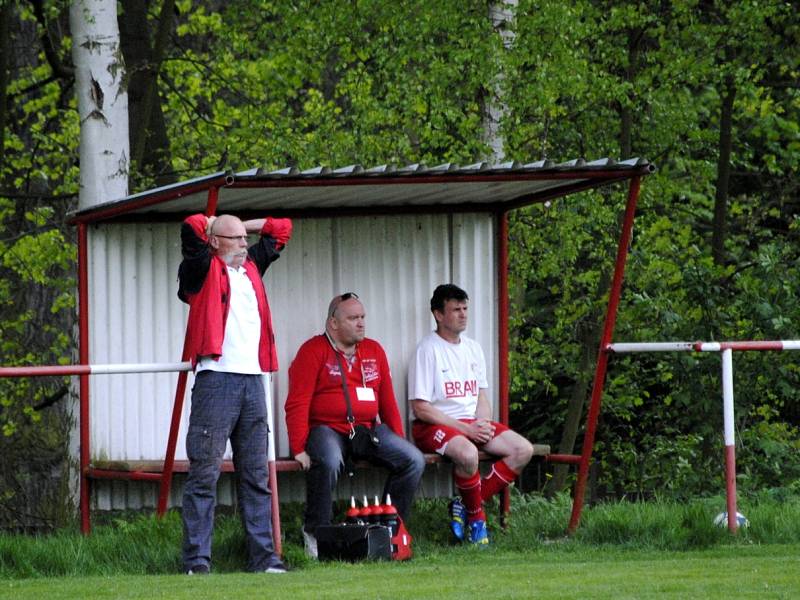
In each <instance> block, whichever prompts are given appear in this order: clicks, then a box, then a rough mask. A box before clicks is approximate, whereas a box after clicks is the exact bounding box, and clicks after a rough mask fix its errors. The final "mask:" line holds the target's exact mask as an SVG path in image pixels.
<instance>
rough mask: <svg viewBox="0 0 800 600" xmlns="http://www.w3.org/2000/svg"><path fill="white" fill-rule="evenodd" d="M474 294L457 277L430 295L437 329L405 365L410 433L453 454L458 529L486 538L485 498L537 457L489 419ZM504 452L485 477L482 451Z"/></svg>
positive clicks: (476, 540) (453, 518) (425, 445)
mask: <svg viewBox="0 0 800 600" xmlns="http://www.w3.org/2000/svg"><path fill="white" fill-rule="evenodd" d="M468 309H469V297H468V296H467V293H466V292H465V291H464V290H462V289H461V288H459V287H458V286H456V285H453V284H444V285H440V286H438V287H437V288H436V289H435V290H434V292H433V297H432V298H431V312H432V313H433V318H434V319H436V331H433V332H431V333H429V334H428V335H426V336H425V337H424V338H422V340H421V341H420V342H419V344H418V345H417V349H416V352H415V353H414V356H413V358H412V359H411V363H410V365H409V368H408V398H409V400H410V401H411V406H412V408H413V410H414V416H415V419H414V422H413V424H412V435H413V437H414V442H415V443H416V444H417V446H418V447H419V448H420V449H421V450H422V451H423V452H436V453H438V454H441V455H442V456H446V457H448V458H449V459H450V460H452V461H453V465H454V468H453V477H454V479H455V484H456V487H457V488H458V491H459V493H460V494H461V499H458V498H456V499H454V500H453V501H452V502H451V503H450V526H451V529H452V531H453V535H454V536H455V537H456V538H457V539H458V540H459V541H463V540H464V539H465V538H468V539H469V541H470V542H471V543H473V544H488V543H489V535H488V531H487V528H486V514H485V513H484V511H483V503H484V502H485V501H486V500H488V499H489V498H491V497H492V496H494V495H495V494H497V493H498V492H500V491H501V490H503V489H505V487H506V486H508V485H509V484H510V483H512V482H513V481H514V480H515V479H516V478H517V476H518V475H519V474H520V472H521V471H522V469H523V468H525V465H527V464H528V462H529V461H530V459H531V457H532V456H533V446H532V445H531V443H530V442H529V441H528V440H526V439H525V438H524V437H522V436H521V435H519V434H518V433H516V432H514V431H512V430H511V429H509V428H508V427H507V426H505V425H503V424H502V423H498V422H496V421H492V419H491V416H492V407H491V404H490V402H489V398H488V396H487V393H486V390H487V388H488V387H489V386H488V383H487V378H486V361H485V359H484V356H483V350H481V347H480V345H479V344H478V343H477V342H476V341H475V340H472V339H470V338H468V337H467V336H465V335H462V333H463V332H464V330H466V328H467V313H468ZM480 450H484V451H486V452H488V453H489V454H492V455H494V456H497V457H499V460H498V461H497V462H495V463H494V464H493V465H492V470H491V472H490V473H489V474H488V476H487V477H485V478H481V476H480V472H479V471H478V452H479V451H480Z"/></svg>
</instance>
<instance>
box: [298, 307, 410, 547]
mask: <svg viewBox="0 0 800 600" xmlns="http://www.w3.org/2000/svg"><path fill="white" fill-rule="evenodd" d="M364 319H365V312H364V305H363V304H362V303H361V301H360V300H359V299H358V296H357V295H356V294H353V293H347V294H342V295H339V296H336V297H334V298H333V300H331V303H330V306H329V307H328V319H327V321H326V324H325V333H323V334H321V335H317V336H314V337H312V338H311V339H310V340H308V341H306V342H305V343H304V344H303V345H302V346H300V349H299V350H298V351H297V356H296V357H295V359H294V361H293V362H292V365H291V366H290V367H289V394H288V396H287V398H286V428H287V432H288V434H289V447H290V450H291V452H292V455H293V456H294V457H295V459H296V460H297V461H298V462H299V463H300V464H301V465H302V467H303V469H304V470H305V471H307V476H306V511H305V525H304V526H303V539H304V541H305V546H306V553H307V554H309V555H310V556H313V557H316V554H317V549H316V537H315V532H316V528H317V527H318V526H320V525H328V524H330V522H331V518H332V512H333V509H332V494H333V490H334V488H335V487H336V482H337V480H338V478H339V474H340V473H341V472H342V470H343V468H344V465H345V462H346V461H347V460H348V459H349V458H351V457H350V456H349V447H348V435H349V433H350V431H351V424H349V423H348V422H347V413H348V410H347V402H346V400H345V390H344V387H343V385H342V374H343V373H342V372H343V371H344V383H345V385H346V386H347V395H348V397H349V400H350V404H351V407H352V413H353V417H354V419H355V421H354V423H353V425H365V426H367V427H372V426H373V425H375V424H377V426H376V427H375V436H376V437H377V439H378V444H377V446H374V447H373V449H372V455H371V456H370V457H369V460H370V461H371V462H374V463H375V464H378V465H381V466H383V467H385V468H387V469H388V470H389V478H388V479H387V481H386V485H385V486H384V490H383V495H384V499H385V498H386V496H387V494H388V495H391V499H392V503H393V504H394V505H395V506H396V507H397V511H398V513H399V514H400V517H401V518H402V519H403V520H404V521H406V520H407V519H408V515H409V512H410V509H411V502H412V500H413V498H414V493H415V492H416V490H417V486H418V485H419V481H420V478H421V477H422V473H423V471H424V470H425V459H424V458H423V456H422V453H421V452H420V451H419V450H418V449H417V448H416V447H415V446H414V445H413V444H411V443H410V442H408V441H407V440H406V439H405V433H404V432H403V422H402V419H401V418H400V412H399V411H398V409H397V401H396V399H395V396H394V389H393V388H392V375H391V373H390V372H389V364H388V362H387V360H386V354H385V352H384V351H383V348H381V345H380V344H379V343H378V342H376V341H375V340H371V339H369V338H367V337H365V328H364Z"/></svg>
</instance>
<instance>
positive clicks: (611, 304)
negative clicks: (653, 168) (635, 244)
mask: <svg viewBox="0 0 800 600" xmlns="http://www.w3.org/2000/svg"><path fill="white" fill-rule="evenodd" d="M639 185H640V178H639V177H635V178H633V179H632V180H631V184H630V188H629V190H628V202H627V204H626V206H625V217H624V219H623V222H622V230H621V231H620V236H619V244H618V246H617V260H616V262H615V264H614V278H613V280H612V282H611V289H610V290H609V295H608V308H607V310H606V320H605V324H604V325H603V337H602V338H601V340H600V351H599V352H598V353H597V366H596V367H595V372H594V383H593V385H592V398H591V402H590V405H589V412H588V414H587V416H586V432H585V433H584V437H583V450H582V451H581V459H580V463H579V466H578V479H577V481H576V483H575V495H574V498H573V500H572V515H571V516H570V520H569V527H568V528H567V530H568V531H569V533H574V532H575V530H576V529H577V527H578V524H579V523H580V519H581V511H582V510H583V501H584V494H585V493H586V480H587V478H588V475H589V462H590V461H591V457H592V449H593V448H594V436H595V431H596V429H597V418H598V416H599V415H600V404H601V400H602V396H603V387H604V385H605V380H606V369H607V367H608V351H607V350H606V347H607V346H608V345H609V344H610V343H611V338H612V336H613V334H614V325H615V324H616V321H617V310H618V308H619V298H620V294H621V292H622V278H623V276H624V274H625V262H626V261H627V258H628V247H629V245H630V243H631V232H632V230H633V218H634V215H635V213H636V202H637V201H638V199H639Z"/></svg>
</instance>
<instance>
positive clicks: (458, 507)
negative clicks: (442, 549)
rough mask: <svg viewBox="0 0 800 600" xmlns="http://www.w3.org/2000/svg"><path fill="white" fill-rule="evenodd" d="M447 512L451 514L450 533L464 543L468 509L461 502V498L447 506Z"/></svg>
mask: <svg viewBox="0 0 800 600" xmlns="http://www.w3.org/2000/svg"><path fill="white" fill-rule="evenodd" d="M447 510H448V512H449V513H450V531H452V532H453V536H454V537H455V538H456V539H457V540H458V541H459V542H463V541H464V534H465V530H464V528H465V526H466V522H467V507H466V506H464V505H463V504H462V502H461V498H458V497H455V498H453V499H452V500H451V501H450V504H448V505H447Z"/></svg>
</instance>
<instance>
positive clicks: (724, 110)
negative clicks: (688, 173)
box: [711, 75, 736, 265]
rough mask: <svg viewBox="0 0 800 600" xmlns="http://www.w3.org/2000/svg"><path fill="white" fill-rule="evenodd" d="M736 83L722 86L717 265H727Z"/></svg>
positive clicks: (714, 239)
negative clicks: (729, 190)
mask: <svg viewBox="0 0 800 600" xmlns="http://www.w3.org/2000/svg"><path fill="white" fill-rule="evenodd" d="M735 97H736V82H735V81H734V79H733V75H727V76H726V77H725V81H724V82H723V86H722V94H721V98H720V100H721V108H720V116H719V159H718V161H717V185H716V193H715V194H714V224H713V234H712V237H711V254H712V256H713V258H714V263H715V264H717V265H722V264H725V238H726V237H727V233H728V182H729V181H730V177H731V149H732V147H733V101H734V99H735Z"/></svg>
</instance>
